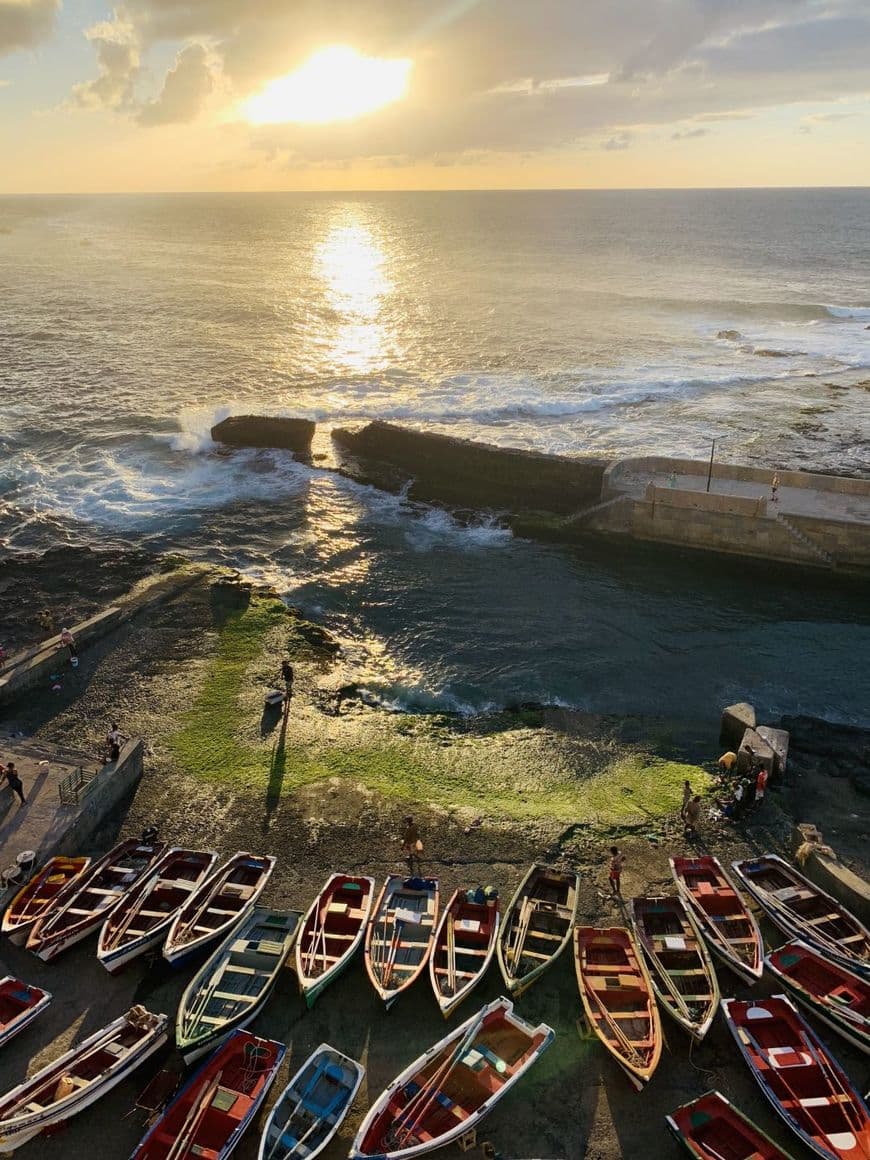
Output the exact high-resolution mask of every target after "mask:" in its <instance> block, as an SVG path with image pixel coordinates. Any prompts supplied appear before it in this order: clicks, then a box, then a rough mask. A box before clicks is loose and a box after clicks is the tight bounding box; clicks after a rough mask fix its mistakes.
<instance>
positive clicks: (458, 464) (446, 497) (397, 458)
mask: <svg viewBox="0 0 870 1160" xmlns="http://www.w3.org/2000/svg"><path fill="white" fill-rule="evenodd" d="M332 438H333V440H334V441H335V443H336V445H337V449H338V452H339V455H340V456H341V470H342V471H343V472H344V473H345V474H346V475H349V476H351V477H352V478H354V479H358V480H361V481H364V482H366V483H371V484H374V485H375V486H378V487H388V488H390V489H391V490H394V491H397V490H399V489H400V488H402V487H404V486H409V495H410V496H411V498H412V499H416V500H421V501H423V502H427V503H442V504H446V505H448V506H451V507H455V506H458V507H465V508H489V509H495V510H497V511H546V512H556V513H564V514H568V513H570V512H574V511H576V510H577V509H578V508H581V507H584V506H586V505H588V504H590V503H594V502H595V501H596V500H597V499H598V498H599V496H600V494H601V482H602V477H603V475H604V469H605V467H607V461H606V460H602V459H592V458H588V459H587V458H570V457H568V456H561V455H542V454H540V453H539V452H535V451H519V450H515V449H513V448H508V447H495V446H493V445H492V444H489V443H476V442H473V441H472V440H469V439H455V438H453V437H452V436H450V435H437V434H435V433H433V432H430V431H413V430H409V429H408V428H405V427H397V426H395V425H394V424H392V423H382V422H374V423H369V424H367V425H366V426H365V427H362V428H359V429H356V430H347V429H345V428H338V429H337V430H335V431H333V432H332Z"/></svg>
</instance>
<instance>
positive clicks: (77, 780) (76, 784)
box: [57, 765, 99, 806]
mask: <svg viewBox="0 0 870 1160" xmlns="http://www.w3.org/2000/svg"><path fill="white" fill-rule="evenodd" d="M98 773H99V770H96V769H85V767H84V766H83V765H80V766H79V767H78V768H77V769H74V770H73V771H72V773H71V774H69V775H68V776H67V777H65V778H64V779H63V781H61V782H60V783H59V784H58V787H57V793H58V797H59V798H60V804H61V805H62V806H76V805H78V803H79V802H80V801H81V799H82V795H83V794H84V793H85V792H86V790H87V787H88V784H89V783H90V782H92V781H93V780H94V778H95V777H96V776H97V774H98Z"/></svg>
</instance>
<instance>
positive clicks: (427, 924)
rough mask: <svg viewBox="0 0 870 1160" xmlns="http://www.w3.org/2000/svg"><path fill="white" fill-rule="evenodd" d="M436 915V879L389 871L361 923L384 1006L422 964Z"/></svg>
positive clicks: (370, 972)
mask: <svg viewBox="0 0 870 1160" xmlns="http://www.w3.org/2000/svg"><path fill="white" fill-rule="evenodd" d="M437 921H438V880H437V879H436V878H403V877H401V875H397V874H391V875H390V877H389V878H388V879H387V880H386V882H385V883H384V886H383V889H382V890H381V893H380V896H379V897H378V901H377V903H376V905H375V908H374V912H373V914H372V916H371V918H370V919H369V921H368V925H367V926H366V946H365V960H366V971H367V972H368V976H369V978H370V979H371V981H372V985H373V986H374V988H375V990H376V991H377V993H378V994H379V995H380V997H381V998H382V999H383V1000H384V1002H385V1003H386V1005H387V1008H388V1009H389V1008H390V1007H391V1006H392V1004H393V1003H395V1001H396V999H397V998H398V996H399V995H400V994H401V993H402V991H404V990H406V989H407V988H408V987H410V986H411V984H412V983H413V982H414V980H415V979H416V978H417V976H418V975H420V974H421V973H422V971H423V970H424V968H425V966H426V960H427V959H428V958H429V954H430V952H431V950H432V943H433V942H434V941H435V924H436V923H437Z"/></svg>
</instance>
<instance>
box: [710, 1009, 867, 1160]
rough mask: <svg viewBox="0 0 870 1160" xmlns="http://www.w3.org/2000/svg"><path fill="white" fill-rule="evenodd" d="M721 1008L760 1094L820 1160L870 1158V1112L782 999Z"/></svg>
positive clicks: (820, 1044)
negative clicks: (760, 1091) (822, 1158)
mask: <svg viewBox="0 0 870 1160" xmlns="http://www.w3.org/2000/svg"><path fill="white" fill-rule="evenodd" d="M722 1009H723V1011H724V1012H725V1018H726V1020H727V1022H728V1026H729V1027H730V1029H731V1033H732V1035H733V1036H734V1038H735V1039H736V1040H737V1045H738V1047H739V1048H740V1050H741V1052H742V1054H743V1058H744V1059H745V1060H746V1062H747V1064H748V1065H749V1069H750V1071H751V1072H752V1074H753V1075H754V1076H755V1078H756V1080H757V1081H758V1084H759V1086H760V1087H761V1090H762V1091H763V1092H764V1094H765V1096H766V1097H767V1099H768V1100H769V1101H770V1103H771V1105H772V1106H773V1108H774V1110H775V1111H776V1112H778V1113H779V1115H780V1116H782V1118H783V1119H784V1120H785V1122H786V1123H787V1124H788V1126H789V1127H790V1128H791V1129H792V1131H793V1132H795V1133H796V1134H797V1135H798V1136H800V1138H801V1139H802V1140H803V1142H804V1143H805V1144H806V1145H807V1146H808V1147H809V1148H811V1149H812V1150H813V1151H814V1152H815V1153H816V1154H817V1155H818V1156H822V1157H824V1160H868V1158H870V1112H868V1110H867V1105H866V1104H865V1103H864V1101H863V1100H862V1099H861V1096H860V1095H859V1094H858V1092H857V1091H856V1090H855V1088H854V1087H853V1086H852V1084H851V1082H850V1080H849V1077H848V1076H847V1075H846V1073H845V1072H844V1071H843V1069H842V1068H841V1067H840V1065H839V1063H837V1061H836V1059H834V1057H833V1055H831V1053H830V1051H828V1049H827V1047H825V1045H824V1044H823V1043H821V1042H820V1041H819V1040H818V1039H817V1038H816V1036H815V1035H814V1034H813V1032H812V1031H810V1029H809V1027H808V1026H807V1024H806V1023H804V1021H803V1019H802V1018H801V1017H800V1015H799V1014H798V1012H797V1010H796V1009H795V1008H794V1007H793V1006H792V1004H791V1002H790V1001H789V1000H788V999H787V998H786V997H785V996H784V995H775V996H774V997H773V998H772V999H752V1000H748V1001H747V1000H743V999H723V1000H722Z"/></svg>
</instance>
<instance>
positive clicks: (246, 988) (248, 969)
mask: <svg viewBox="0 0 870 1160" xmlns="http://www.w3.org/2000/svg"><path fill="white" fill-rule="evenodd" d="M301 917H302V915H301V912H300V911H298V910H268V909H267V908H266V907H262V906H257V907H255V908H254V909H253V910H252V911H250V912H249V913H248V914H247V915H246V916H245V918H244V919H243V921H242V922H241V923H240V925H239V926H238V927H236V929H235V930H234V931H233V932H232V933H231V934H230V936H229V938H227V939H226V941H225V942H223V943H222V944H221V945H220V946H219V947H218V949H217V950H216V951H215V953H214V954H213V955H212V956H211V958H210V959H209V960H208V961H207V962H206V963H205V965H204V966H203V967H202V968H201V969H200V970H199V971H198V973H197V974H196V975H194V977H193V979H192V981H191V983H190V985H189V986H188V988H187V990H186V991H185V992H184V995H183V996H182V999H181V1003H180V1005H179V1008H178V1015H177V1018H176V1024H175V1045H176V1047H177V1048H178V1050H179V1051H180V1052H181V1054H182V1055H183V1056H184V1061H185V1063H192V1062H193V1060H195V1059H198V1058H199V1056H201V1055H204V1054H205V1053H206V1052H207V1051H211V1050H212V1049H213V1048H215V1047H217V1046H218V1044H220V1043H223V1041H224V1040H225V1039H226V1038H227V1037H228V1036H229V1035H230V1034H231V1033H232V1032H233V1031H236V1030H238V1029H239V1028H242V1027H247V1025H248V1024H249V1023H250V1022H251V1021H252V1020H253V1019H254V1018H255V1017H256V1016H257V1015H258V1014H259V1013H260V1011H261V1010H262V1008H263V1006H264V1004H265V1003H266V1000H267V999H268V998H269V994H270V993H271V991H272V988H273V987H274V986H275V983H276V982H277V981H278V976H279V974H280V973H281V970H282V968H283V967H284V966H285V964H286V962H287V959H288V958H289V956H290V951H291V950H292V949H293V942H294V940H295V938H296V932H297V930H298V927H299V919H300V918H301Z"/></svg>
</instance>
